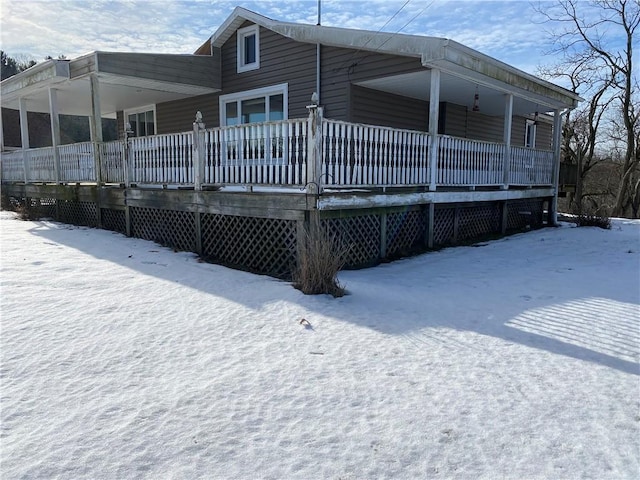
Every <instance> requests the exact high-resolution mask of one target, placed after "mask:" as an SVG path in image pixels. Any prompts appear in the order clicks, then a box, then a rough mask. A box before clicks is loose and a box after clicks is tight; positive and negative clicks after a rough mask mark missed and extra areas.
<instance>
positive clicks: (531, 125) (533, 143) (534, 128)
mask: <svg viewBox="0 0 640 480" xmlns="http://www.w3.org/2000/svg"><path fill="white" fill-rule="evenodd" d="M529 128H531V132H532V134H531V137H532V138H531V144H529V145H528V144H527V137H528V136H529ZM537 130H538V129H537V125H536V122H534V121H533V120H529V119H528V118H527V119H526V120H525V124H524V146H525V147H526V148H536V134H537V133H538V132H537Z"/></svg>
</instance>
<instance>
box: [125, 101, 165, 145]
mask: <svg viewBox="0 0 640 480" xmlns="http://www.w3.org/2000/svg"><path fill="white" fill-rule="evenodd" d="M150 110H151V111H153V125H154V132H153V134H154V135H157V134H158V115H157V114H156V105H155V104H151V105H145V106H142V107H136V108H130V109H128V110H123V111H122V114H123V117H124V118H123V122H124V124H123V125H122V127H123V128H124V130H125V131H126V130H127V119H128V118H129V115H133V114H135V113H142V112H148V111H150ZM136 136H137V135H136ZM145 136H147V137H148V136H150V135H145Z"/></svg>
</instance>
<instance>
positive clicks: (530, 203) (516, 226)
mask: <svg viewBox="0 0 640 480" xmlns="http://www.w3.org/2000/svg"><path fill="white" fill-rule="evenodd" d="M543 205H544V200H543V199H541V198H528V199H523V200H512V201H509V202H508V203H507V230H522V229H525V228H540V227H542V224H543V216H544V212H543Z"/></svg>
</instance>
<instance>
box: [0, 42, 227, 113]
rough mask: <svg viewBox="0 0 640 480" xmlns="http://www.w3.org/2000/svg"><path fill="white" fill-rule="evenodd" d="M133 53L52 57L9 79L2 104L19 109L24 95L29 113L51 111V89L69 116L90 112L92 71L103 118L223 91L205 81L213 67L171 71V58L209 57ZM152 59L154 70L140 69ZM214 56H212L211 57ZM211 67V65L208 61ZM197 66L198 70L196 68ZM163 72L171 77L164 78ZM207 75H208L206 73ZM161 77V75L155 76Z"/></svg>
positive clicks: (184, 60) (0, 99) (208, 80)
mask: <svg viewBox="0 0 640 480" xmlns="http://www.w3.org/2000/svg"><path fill="white" fill-rule="evenodd" d="M131 55H132V54H126V53H122V54H120V53H105V52H93V53H91V54H89V55H85V56H83V57H80V58H78V59H75V60H72V61H70V62H69V61H60V60H49V61H47V62H43V64H38V65H36V66H35V67H32V68H31V69H28V70H26V71H24V72H22V73H20V74H18V75H15V76H14V77H11V78H8V79H6V80H4V81H3V82H2V83H1V84H0V86H1V92H0V93H1V94H2V95H1V98H0V103H1V105H2V107H3V108H12V109H16V110H18V109H19V103H20V99H21V98H23V99H24V100H25V101H26V106H27V110H28V111H30V112H42V113H47V112H49V89H50V88H53V89H55V90H56V92H57V103H58V111H59V113H60V114H65V115H83V116H89V115H91V87H90V76H89V75H91V74H95V75H96V76H97V78H98V83H99V95H100V110H101V115H102V116H103V117H112V118H115V115H116V112H117V111H119V110H127V109H131V108H136V107H141V106H145V105H151V104H156V103H161V102H167V101H171V100H179V99H181V98H186V97H191V96H196V95H204V94H208V93H215V92H218V91H220V89H219V88H213V87H212V86H208V85H206V82H209V84H211V83H215V81H214V82H212V80H211V70H214V71H215V70H216V68H215V66H214V67H213V68H207V71H206V73H204V72H203V74H202V77H203V78H202V79H200V78H197V79H193V78H189V79H187V80H184V79H183V78H181V77H180V74H179V72H177V73H174V75H173V76H172V75H171V74H170V73H171V72H169V74H167V69H168V65H170V64H171V62H172V61H178V62H182V63H185V62H193V61H195V62H196V63H202V64H203V65H204V63H205V62H206V60H205V59H204V57H199V58H198V57H197V56H190V57H193V58H186V56H184V55H162V56H158V55H155V54H135V57H133V56H131ZM141 58H142V59H147V58H148V59H150V60H149V65H152V66H153V71H152V73H150V70H149V69H147V70H145V69H143V68H140V67H139V66H138V64H139V62H140V59H141ZM208 58H211V57H208ZM207 66H208V65H207ZM194 70H196V71H198V69H194ZM157 72H160V73H162V75H164V78H167V79H168V80H169V81H165V80H160V79H159V77H160V76H161V75H159V74H157ZM207 75H209V76H208V78H204V77H205V76H207ZM154 77H156V78H154Z"/></svg>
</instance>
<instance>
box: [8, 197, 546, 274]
mask: <svg viewBox="0 0 640 480" xmlns="http://www.w3.org/2000/svg"><path fill="white" fill-rule="evenodd" d="M4 201H5V202H7V201H8V203H9V205H8V206H9V208H11V207H13V208H16V209H18V208H24V207H26V208H28V209H30V210H31V211H32V212H33V215H34V216H41V217H51V218H54V219H56V220H58V221H60V222H64V223H70V224H75V225H86V226H91V227H94V226H97V225H98V215H97V213H98V212H97V205H96V204H95V203H92V202H79V201H67V200H55V199H52V198H39V199H38V198H31V199H29V203H28V205H27V199H25V198H19V197H5V200H4ZM547 201H548V200H547V199H543V198H534V199H523V200H512V201H509V202H507V203H506V205H505V204H504V203H501V202H484V203H473V204H436V205H435V206H434V218H433V225H429V213H428V212H429V206H428V205H414V206H410V207H407V208H405V209H399V208H397V207H396V208H390V209H377V210H350V211H346V210H345V211H340V212H321V218H320V224H321V227H322V228H323V229H324V231H326V232H327V233H328V234H329V235H330V236H333V237H335V238H337V239H338V241H339V242H340V243H341V244H342V245H343V246H344V247H345V248H346V249H347V260H346V266H347V267H350V268H359V267H365V266H369V265H374V264H376V263H379V262H380V261H382V260H385V259H393V258H398V257H401V256H406V255H410V254H412V253H415V252H418V251H421V250H426V249H427V242H428V237H429V233H430V232H431V234H432V237H433V246H434V247H441V246H447V245H455V244H457V243H468V242H470V241H473V240H474V239H480V238H483V237H486V236H487V235H494V234H496V233H499V232H501V231H502V230H505V231H511V232H513V231H517V230H523V229H531V228H539V227H542V226H543V225H544V207H545V204H546V203H547ZM123 208H124V207H123ZM504 208H506V212H505V211H504ZM503 218H504V219H505V220H506V225H502V221H503ZM127 221H129V222H130V224H129V225H127ZM100 222H101V225H102V227H103V228H105V229H108V230H113V231H116V232H120V233H123V234H126V233H127V232H130V234H131V236H133V237H138V238H143V239H146V240H152V241H155V242H157V243H159V244H161V245H165V246H168V247H171V248H175V249H177V250H184V251H192V252H198V251H199V253H201V254H202V256H203V257H204V258H206V259H208V260H211V261H213V262H216V263H220V264H224V265H228V266H231V267H234V268H240V269H244V270H249V271H252V272H257V273H262V274H267V275H271V276H274V277H279V278H290V276H291V273H292V272H293V270H294V268H295V265H296V258H297V247H298V244H297V239H298V237H299V234H301V233H302V232H298V228H301V227H302V226H303V222H301V221H300V222H298V221H295V220H285V219H278V218H257V217H249V216H233V215H222V214H213V213H206V214H205V213H201V214H196V213H194V212H185V211H176V210H163V209H156V208H143V207H129V215H126V214H125V210H124V209H116V208H101V209H100ZM198 235H199V237H198Z"/></svg>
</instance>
